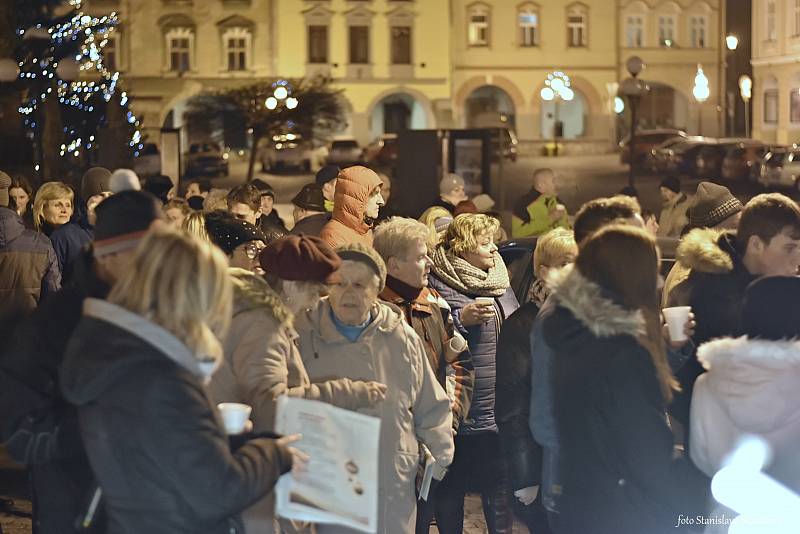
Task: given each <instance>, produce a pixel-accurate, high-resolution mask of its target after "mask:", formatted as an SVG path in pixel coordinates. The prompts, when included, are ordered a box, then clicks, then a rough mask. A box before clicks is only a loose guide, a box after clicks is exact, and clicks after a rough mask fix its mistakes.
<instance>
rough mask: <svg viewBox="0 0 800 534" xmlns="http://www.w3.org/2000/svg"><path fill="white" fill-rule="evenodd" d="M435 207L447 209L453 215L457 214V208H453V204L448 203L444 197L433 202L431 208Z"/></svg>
mask: <svg viewBox="0 0 800 534" xmlns="http://www.w3.org/2000/svg"><path fill="white" fill-rule="evenodd" d="M434 206H438V207H440V208H444V209H446V210H447V211H449V212H450V214H451V215H452V214H454V213H455V212H456V207H455V206H453V205H452V204H450V203H449V202H448V201H446V200H445V199H443V198H442V197H439V198H437V199H436V200H434V201H433V204H431V207H434Z"/></svg>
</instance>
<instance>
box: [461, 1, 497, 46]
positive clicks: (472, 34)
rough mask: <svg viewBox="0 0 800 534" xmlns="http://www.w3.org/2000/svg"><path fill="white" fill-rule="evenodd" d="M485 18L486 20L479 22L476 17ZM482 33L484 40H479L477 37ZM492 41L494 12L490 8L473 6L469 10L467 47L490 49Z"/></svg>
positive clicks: (481, 5) (479, 5) (480, 5)
mask: <svg viewBox="0 0 800 534" xmlns="http://www.w3.org/2000/svg"><path fill="white" fill-rule="evenodd" d="M481 16H482V17H484V20H483V21H481V22H477V21H475V20H474V18H475V17H481ZM480 33H482V34H483V38H482V39H480V40H478V39H477V36H478V35H479V34H480ZM491 40H492V11H491V9H490V8H489V6H486V5H483V4H478V5H472V6H470V7H469V8H468V9H467V46H470V47H476V48H479V47H488V46H490V44H491Z"/></svg>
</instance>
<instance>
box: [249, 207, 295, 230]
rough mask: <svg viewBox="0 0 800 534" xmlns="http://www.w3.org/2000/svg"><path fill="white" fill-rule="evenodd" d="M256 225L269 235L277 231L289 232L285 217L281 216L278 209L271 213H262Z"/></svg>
mask: <svg viewBox="0 0 800 534" xmlns="http://www.w3.org/2000/svg"><path fill="white" fill-rule="evenodd" d="M256 226H258V228H259V229H260V230H261V231H262V232H264V233H265V234H267V235H269V234H270V233H271V232H273V233H274V232H275V231H278V232H281V233H284V234H285V233H287V232H288V230H287V229H286V224H285V223H284V222H283V219H281V218H280V216H279V215H278V212H277V211H276V210H272V211H271V212H270V213H269V215H262V216H261V217H259V218H258V220H257V221H256Z"/></svg>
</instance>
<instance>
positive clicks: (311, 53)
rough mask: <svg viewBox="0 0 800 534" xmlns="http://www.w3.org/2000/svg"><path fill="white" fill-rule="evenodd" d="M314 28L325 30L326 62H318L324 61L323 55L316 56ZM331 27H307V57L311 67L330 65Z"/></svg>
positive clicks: (311, 25) (315, 25)
mask: <svg viewBox="0 0 800 534" xmlns="http://www.w3.org/2000/svg"><path fill="white" fill-rule="evenodd" d="M312 28H317V29H320V28H321V29H323V30H324V31H325V38H324V49H325V50H324V51H325V54H324V61H316V60H318V59H322V55H320V56H315V55H314V50H313V48H314V47H313V46H312V31H311V30H312ZM330 34H331V32H330V25H329V24H307V25H306V46H307V49H308V50H307V57H306V61H307V62H308V63H309V64H310V65H327V64H328V63H330V57H331V56H330V52H331V49H330Z"/></svg>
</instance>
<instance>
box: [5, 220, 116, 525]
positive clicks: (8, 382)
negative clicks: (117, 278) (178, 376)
mask: <svg viewBox="0 0 800 534" xmlns="http://www.w3.org/2000/svg"><path fill="white" fill-rule="evenodd" d="M36 236H37V238H38V239H47V238H46V237H44V236H42V235H41V234H38V233H37V234H36ZM108 289H109V288H108V286H107V285H106V284H105V283H104V282H102V281H101V280H99V279H98V278H97V277H96V276H95V274H94V272H93V270H92V253H91V251H86V252H84V253H83V255H81V256H79V257H78V259H77V260H76V262H75V272H74V274H73V277H72V280H71V281H70V283H69V284H67V285H66V286H65V287H64V288H62V289H61V290H60V291H58V292H57V293H55V294H53V295H50V296H48V297H47V298H46V299H45V300H44V301H43V302H42V304H41V305H40V306H39V308H38V309H37V310H36V311H35V312H34V313H33V314H32V315H31V317H30V318H28V319H27V320H25V321H24V322H22V323H21V324H20V325H19V327H18V328H17V329H16V331H15V333H14V336H13V338H12V341H11V343H9V344H8V345H7V347H6V348H7V350H6V351H5V352H4V353H3V354H2V358H0V421H1V422H2V427H0V440H2V441H5V444H6V447H7V449H8V451H9V453H10V454H11V455H12V456H13V457H14V459H15V460H17V461H18V462H20V463H22V464H26V465H28V466H30V468H31V476H32V482H33V500H34V508H35V509H36V511H37V513H36V517H34V522H35V525H36V532H38V533H39V534H69V533H71V532H77V530H76V529H74V528H73V526H72V525H73V523H74V521H75V518H76V517H78V515H79V514H81V513H82V512H85V510H86V504H87V499H88V494H89V493H90V491H91V487H92V484H93V483H94V477H93V476H92V472H91V468H90V467H89V462H88V460H87V458H86V453H85V452H84V448H83V442H82V441H81V437H80V431H79V429H78V419H77V412H76V410H75V408H74V407H73V406H72V405H71V404H69V403H68V402H67V401H66V399H64V397H63V396H62V395H61V390H60V389H59V386H58V381H59V367H60V365H61V363H62V361H63V359H64V352H65V351H66V348H67V342H68V341H69V338H70V337H71V336H72V333H73V331H74V330H75V327H76V326H77V324H78V321H79V320H80V316H81V310H82V308H83V301H84V300H85V299H86V298H87V297H95V298H103V297H105V295H106V294H107V293H108ZM96 523H97V529H98V530H94V531H96V532H102V531H103V527H102V518H98V521H97V522H96Z"/></svg>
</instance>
